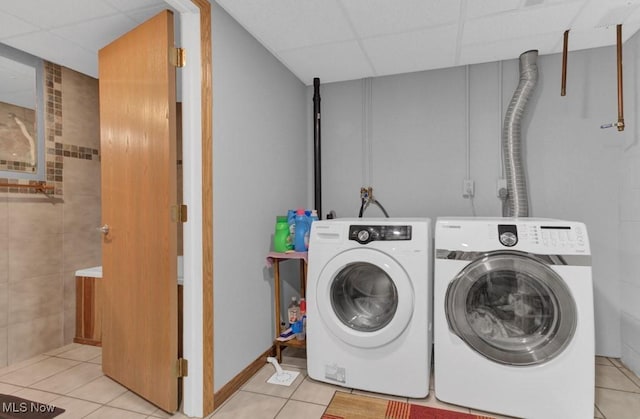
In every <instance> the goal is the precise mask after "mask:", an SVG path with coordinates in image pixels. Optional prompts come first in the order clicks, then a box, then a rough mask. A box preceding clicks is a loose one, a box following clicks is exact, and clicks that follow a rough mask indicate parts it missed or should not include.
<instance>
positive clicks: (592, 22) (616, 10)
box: [571, 0, 640, 29]
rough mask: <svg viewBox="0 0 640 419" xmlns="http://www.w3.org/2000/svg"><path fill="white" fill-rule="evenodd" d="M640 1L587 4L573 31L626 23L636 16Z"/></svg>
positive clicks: (609, 0) (624, 0) (574, 23)
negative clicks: (633, 15) (632, 16)
mask: <svg viewBox="0 0 640 419" xmlns="http://www.w3.org/2000/svg"><path fill="white" fill-rule="evenodd" d="M639 5H640V0H607V1H606V2H604V1H590V2H588V3H586V5H585V7H584V8H583V9H582V11H581V12H580V14H579V15H578V17H577V18H576V20H575V21H574V22H573V24H572V25H571V29H593V28H597V27H604V26H607V25H616V24H619V23H625V22H624V20H625V19H626V18H628V17H629V16H631V15H632V14H634V12H636V11H637V8H638V6H639Z"/></svg>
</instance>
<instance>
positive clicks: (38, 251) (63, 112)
mask: <svg viewBox="0 0 640 419" xmlns="http://www.w3.org/2000/svg"><path fill="white" fill-rule="evenodd" d="M46 74H47V81H48V82H50V83H51V87H52V92H50V94H52V95H54V97H53V98H52V102H51V103H52V105H51V106H49V107H47V112H48V114H47V120H46V127H45V128H46V135H47V148H48V154H47V177H48V181H49V182H48V183H50V184H54V185H55V186H56V196H55V199H51V198H46V197H44V196H42V195H40V194H29V193H15V194H7V193H0V236H1V237H5V238H10V240H6V239H5V240H0V366H2V365H6V364H7V363H8V364H13V363H15V362H17V361H19V360H21V359H24V358H28V357H31V356H32V355H37V354H40V353H43V352H45V351H46V350H50V349H52V348H56V347H59V346H61V345H62V343H63V342H70V341H71V340H72V339H73V336H74V335H75V276H74V271H75V269H77V268H78V267H88V266H95V265H99V264H100V263H101V262H100V259H101V237H100V235H99V234H98V233H97V232H95V230H94V229H95V227H97V226H99V225H100V156H99V148H100V126H99V115H98V109H99V107H98V83H97V80H96V79H93V78H91V77H88V76H85V75H82V74H79V73H76V72H74V71H73V70H70V69H66V68H61V67H60V66H58V65H55V64H51V63H47V65H46ZM54 99H57V100H54ZM63 193H64V195H63ZM65 258H66V262H65ZM65 267H66V269H65ZM63 272H64V274H63ZM23 320H27V321H23ZM3 329H4V331H3Z"/></svg>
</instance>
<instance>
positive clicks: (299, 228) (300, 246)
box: [293, 208, 309, 252]
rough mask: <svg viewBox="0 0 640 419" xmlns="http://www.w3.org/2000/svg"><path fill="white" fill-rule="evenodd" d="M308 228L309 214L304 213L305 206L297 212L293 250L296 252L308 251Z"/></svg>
mask: <svg viewBox="0 0 640 419" xmlns="http://www.w3.org/2000/svg"><path fill="white" fill-rule="evenodd" d="M308 230H309V223H308V222H307V216H306V215H305V213H304V208H299V209H298V211H297V212H296V232H295V240H294V243H293V246H294V247H293V250H295V251H296V252H306V251H307V250H308V247H307V246H306V245H305V240H304V239H305V235H306V234H307V231H308Z"/></svg>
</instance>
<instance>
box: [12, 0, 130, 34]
mask: <svg viewBox="0 0 640 419" xmlns="http://www.w3.org/2000/svg"><path fill="white" fill-rule="evenodd" d="M0 9H1V10H2V11H3V12H5V13H8V14H11V15H13V16H16V17H19V18H21V19H23V20H26V21H28V22H30V23H32V24H34V25H36V26H39V27H40V28H42V29H50V28H53V27H57V26H63V25H68V24H70V23H76V22H82V21H85V20H89V19H95V18H98V17H101V16H106V15H109V14H114V13H116V12H117V10H115V9H114V8H113V7H111V5H109V4H107V3H105V2H104V1H96V0H55V1H51V0H20V1H3V2H2V4H1V5H0Z"/></svg>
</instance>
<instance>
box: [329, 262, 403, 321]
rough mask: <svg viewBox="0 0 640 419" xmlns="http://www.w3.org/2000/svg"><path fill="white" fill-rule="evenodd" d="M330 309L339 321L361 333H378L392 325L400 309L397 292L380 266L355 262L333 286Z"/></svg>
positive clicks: (345, 268) (342, 273) (338, 275)
mask: <svg viewBox="0 0 640 419" xmlns="http://www.w3.org/2000/svg"><path fill="white" fill-rule="evenodd" d="M331 307H333V311H334V313H335V314H336V316H338V318H339V319H340V321H341V322H342V323H343V324H344V325H346V326H347V327H349V328H351V329H353V330H357V331H359V332H375V331H376V330H380V329H382V328H383V327H385V326H386V325H388V324H389V322H390V321H391V319H392V318H393V315H394V314H395V313H396V309H397V308H398V290H397V288H396V286H395V285H394V283H393V280H392V279H391V277H389V275H388V274H387V273H386V272H385V271H383V270H382V269H380V268H379V267H378V266H376V265H373V264H371V263H367V262H354V263H350V264H348V265H347V266H345V267H344V268H343V269H342V270H341V271H340V272H339V273H338V274H337V275H336V278H335V279H334V281H333V283H332V284H331Z"/></svg>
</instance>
